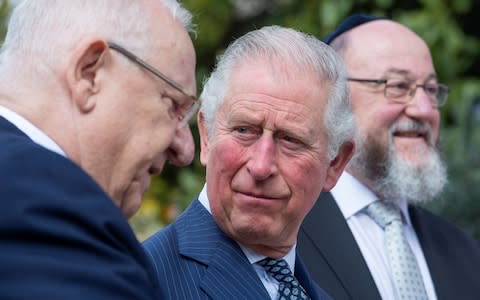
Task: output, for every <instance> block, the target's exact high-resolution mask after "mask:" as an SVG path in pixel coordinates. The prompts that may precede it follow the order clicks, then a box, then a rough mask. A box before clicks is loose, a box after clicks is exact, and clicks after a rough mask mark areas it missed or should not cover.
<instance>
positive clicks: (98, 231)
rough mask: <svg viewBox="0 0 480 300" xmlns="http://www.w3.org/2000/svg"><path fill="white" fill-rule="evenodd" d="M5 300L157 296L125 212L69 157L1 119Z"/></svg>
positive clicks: (0, 251)
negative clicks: (43, 144)
mask: <svg viewBox="0 0 480 300" xmlns="http://www.w3.org/2000/svg"><path fill="white" fill-rule="evenodd" d="M0 199H1V209H0V298H1V299H2V300H5V299H15V300H19V299H49V300H51V299H58V300H66V299H68V300H72V299H73V300H74V299H79V300H80V299H82V300H84V299H92V300H93V299H115V300H118V299H126V300H132V299H136V300H139V299H154V297H155V295H154V281H155V280H154V279H153V277H152V276H154V274H153V273H152V272H151V269H150V270H149V268H150V265H149V263H148V262H149V260H148V258H147V256H146V255H145V252H144V251H143V249H142V247H141V245H140V243H139V242H138V241H137V239H136V237H135V235H134V233H133V232H132V230H131V228H130V226H129V225H128V223H127V221H126V220H125V218H124V217H123V215H122V213H121V211H120V210H119V209H118V208H117V207H116V206H115V205H114V204H113V202H112V200H110V198H109V197H108V196H107V195H106V194H105V193H104V192H103V190H102V189H101V188H100V186H99V185H98V184H97V183H96V182H95V181H93V179H91V177H90V176H88V175H87V174H86V173H85V172H84V171H83V170H82V169H80V168H79V167H78V166H77V165H75V164H74V163H72V162H71V161H70V160H68V159H67V158H65V157H63V156H61V155H58V154H57V153H54V152H51V151H49V150H47V149H45V148H43V147H41V146H39V145H37V144H36V143H34V142H33V141H32V140H31V139H30V138H28V137H27V136H26V135H25V134H24V133H23V132H21V131H20V130H18V129H17V128H16V127H15V126H13V125H12V124H11V123H10V122H8V121H7V120H5V119H4V118H2V117H0Z"/></svg>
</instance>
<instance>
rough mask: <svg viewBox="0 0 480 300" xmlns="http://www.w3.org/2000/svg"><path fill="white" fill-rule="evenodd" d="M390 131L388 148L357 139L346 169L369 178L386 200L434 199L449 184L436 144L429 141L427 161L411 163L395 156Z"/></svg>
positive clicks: (374, 188)
mask: <svg viewBox="0 0 480 300" xmlns="http://www.w3.org/2000/svg"><path fill="white" fill-rule="evenodd" d="M421 126H423V125H421ZM390 131H391V132H389V136H390V138H389V141H388V145H387V147H385V146H383V145H381V144H380V143H378V141H377V140H376V139H375V138H373V137H370V136H367V137H366V138H365V139H363V140H359V139H357V152H356V153H355V155H354V157H353V158H352V160H351V161H350V164H349V168H351V169H353V170H355V171H356V172H357V173H360V174H362V175H363V176H365V177H366V178H368V179H369V180H370V181H371V182H370V183H371V184H370V186H369V188H370V189H371V190H372V191H373V192H374V193H375V194H376V195H377V196H378V197H379V198H381V199H383V200H385V201H397V200H401V199H405V200H407V202H408V203H411V204H418V203H424V202H428V201H431V200H433V199H434V198H436V197H437V196H438V195H439V194H440V192H441V191H442V190H443V188H444V187H445V185H446V183H447V181H448V180H447V170H446V166H445V163H444V162H443V161H442V159H441V155H440V151H439V147H438V145H434V144H433V143H432V142H431V141H430V145H429V146H430V147H429V154H428V155H427V157H426V159H425V160H424V161H422V162H420V163H418V164H414V163H412V162H410V161H408V160H406V159H404V158H403V157H402V156H401V155H399V154H398V153H397V151H396V149H395V145H394V144H393V138H392V137H393V133H392V132H393V130H390ZM429 136H431V135H429ZM385 148H386V149H385Z"/></svg>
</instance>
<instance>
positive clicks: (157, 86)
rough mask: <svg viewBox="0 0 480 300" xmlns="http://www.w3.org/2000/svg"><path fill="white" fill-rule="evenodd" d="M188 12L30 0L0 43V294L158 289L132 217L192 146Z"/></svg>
mask: <svg viewBox="0 0 480 300" xmlns="http://www.w3.org/2000/svg"><path fill="white" fill-rule="evenodd" d="M190 23H191V15H190V13H189V12H188V11H186V10H185V9H184V8H183V7H182V6H180V4H179V3H177V2H176V1H175V0H139V1H130V0H76V1H55V0H25V1H22V2H21V3H19V4H18V5H17V6H16V8H15V9H14V11H13V13H12V16H11V19H10V23H9V27H8V32H7V35H6V39H5V43H4V45H3V47H2V48H1V54H0V145H1V148H0V179H1V181H0V195H1V200H2V209H1V215H0V266H1V268H0V282H1V285H0V295H1V298H2V299H32V298H38V297H39V298H45V299H129V300H130V299H136V300H138V299H155V293H156V292H155V289H154V285H155V283H154V275H153V274H152V273H151V272H150V267H149V264H148V261H147V259H146V256H145V253H144V252H143V249H142V248H141V246H140V244H139V242H138V241H137V239H136V237H135V235H134V233H133V231H132V229H131V228H130V226H129V224H128V222H127V218H129V217H131V216H132V215H133V214H134V213H135V212H136V211H137V209H138V208H139V206H140V205H141V201H142V197H143V194H144V192H145V191H146V189H147V188H148V186H149V184H150V177H151V176H153V175H156V174H159V173H160V172H161V170H162V168H163V166H164V164H165V163H166V162H167V161H170V162H171V163H172V164H174V165H177V166H183V165H187V164H189V163H190V162H191V161H192V159H193V154H194V144H193V139H192V135H191V132H190V129H189V127H188V125H187V122H188V120H189V118H190V117H191V116H192V115H193V114H194V113H195V112H196V108H197V107H198V104H199V103H198V100H197V98H196V97H195V96H193V95H195V89H196V83H195V52H194V49H193V45H192V42H191V39H190V37H189V35H188V32H187V31H188V30H190V28H191V24H190Z"/></svg>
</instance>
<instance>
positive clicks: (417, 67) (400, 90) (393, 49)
mask: <svg viewBox="0 0 480 300" xmlns="http://www.w3.org/2000/svg"><path fill="white" fill-rule="evenodd" d="M326 42H327V43H329V44H330V45H331V46H332V47H333V48H334V49H335V50H336V51H338V53H340V55H341V56H342V58H343V59H344V61H345V64H346V65H347V70H348V80H349V82H350V85H349V86H350V92H351V97H352V107H353V111H354V114H355V118H356V121H357V136H356V142H357V143H356V145H357V148H356V149H357V152H356V153H355V155H354V157H353V158H352V160H351V161H350V163H349V164H348V166H347V168H346V172H344V174H342V176H341V177H340V179H339V181H338V183H337V185H336V186H335V187H334V188H333V189H332V190H331V192H329V193H322V194H321V195H320V197H319V199H318V201H317V202H316V204H315V206H314V208H313V209H312V210H311V212H310V213H309V215H308V216H307V217H306V218H305V221H304V223H303V225H302V228H301V230H300V233H299V239H298V245H297V248H298V251H299V253H300V255H301V257H302V258H303V259H304V260H305V262H306V265H307V268H308V269H309V270H310V271H311V272H312V275H313V277H314V278H315V280H316V281H317V282H318V283H320V284H322V287H324V288H325V289H326V290H327V292H329V293H330V294H331V295H332V297H334V298H335V299H339V300H342V299H345V300H347V299H349V300H352V299H358V300H363V299H369V300H374V299H378V300H380V299H419V300H421V299H430V300H434V299H472V300H473V299H478V298H479V295H480V284H479V283H480V281H479V276H478V272H479V269H480V243H479V242H478V241H477V240H475V239H473V238H472V237H470V236H468V235H467V234H466V233H465V232H463V231H462V230H460V229H459V228H457V227H455V226H453V225H451V224H449V223H448V222H446V221H445V220H443V219H442V218H440V217H438V216H435V215H433V214H431V213H430V212H428V211H427V210H425V209H423V208H421V207H420V206H419V204H421V203H423V202H426V201H430V200H432V199H434V198H435V197H436V196H438V195H439V194H440V193H441V191H442V189H443V188H444V186H445V184H446V182H447V177H446V168H445V164H444V162H443V161H442V159H441V155H440V151H439V149H438V140H439V135H440V107H441V106H442V105H444V104H445V102H446V100H447V95H448V87H447V86H446V85H444V84H442V83H440V81H439V78H437V74H436V72H435V68H434V65H433V61H432V57H431V54H430V50H429V48H428V46H427V44H426V43H425V41H424V40H423V39H422V38H421V37H419V36H418V35H417V34H416V33H415V32H413V31H412V30H411V29H409V28H407V27H406V26H404V25H402V24H399V23H397V22H394V21H392V20H388V19H385V18H379V17H374V16H366V15H354V16H351V17H349V18H347V19H346V20H345V21H344V22H343V23H342V24H341V25H340V26H339V27H338V29H337V30H336V31H335V32H333V33H332V34H331V35H329V36H328V37H327V40H326ZM320 184H321V183H320Z"/></svg>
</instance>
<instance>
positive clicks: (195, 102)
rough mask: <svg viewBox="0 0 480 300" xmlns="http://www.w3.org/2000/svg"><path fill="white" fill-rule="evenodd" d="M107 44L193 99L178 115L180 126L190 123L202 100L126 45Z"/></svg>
mask: <svg viewBox="0 0 480 300" xmlns="http://www.w3.org/2000/svg"><path fill="white" fill-rule="evenodd" d="M107 45H108V47H109V48H110V49H113V50H115V51H117V52H118V53H120V54H122V55H124V56H125V57H126V58H128V59H129V60H131V61H133V62H135V63H136V64H138V65H139V66H141V67H142V68H144V69H146V70H147V71H149V72H150V73H151V74H153V75H154V76H155V77H157V78H160V79H161V80H163V81H164V82H166V83H167V84H168V85H170V86H171V87H172V88H174V89H175V90H177V91H179V92H180V93H181V94H182V95H184V96H185V97H187V99H190V100H191V101H192V106H190V107H189V108H188V110H187V111H186V112H185V113H183V114H180V115H179V116H178V120H179V123H178V128H182V127H184V126H185V125H187V124H188V121H189V120H190V119H191V118H192V117H193V115H195V113H196V112H197V111H198V109H199V108H200V105H201V100H200V99H199V98H197V97H195V96H193V95H191V94H189V93H187V92H186V91H185V90H184V89H183V88H182V87H181V86H180V85H179V84H178V83H176V82H175V81H173V80H172V79H170V78H168V77H167V76H166V75H165V74H163V73H162V72H160V71H159V70H158V69H156V68H154V67H152V66H151V65H150V64H148V63H147V62H145V61H144V60H142V59H141V58H139V57H138V56H136V55H135V54H133V53H132V52H130V51H128V50H127V49H125V48H124V47H122V46H120V45H118V44H117V43H114V42H107ZM172 101H176V100H175V99H172ZM176 102H177V101H176Z"/></svg>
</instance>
